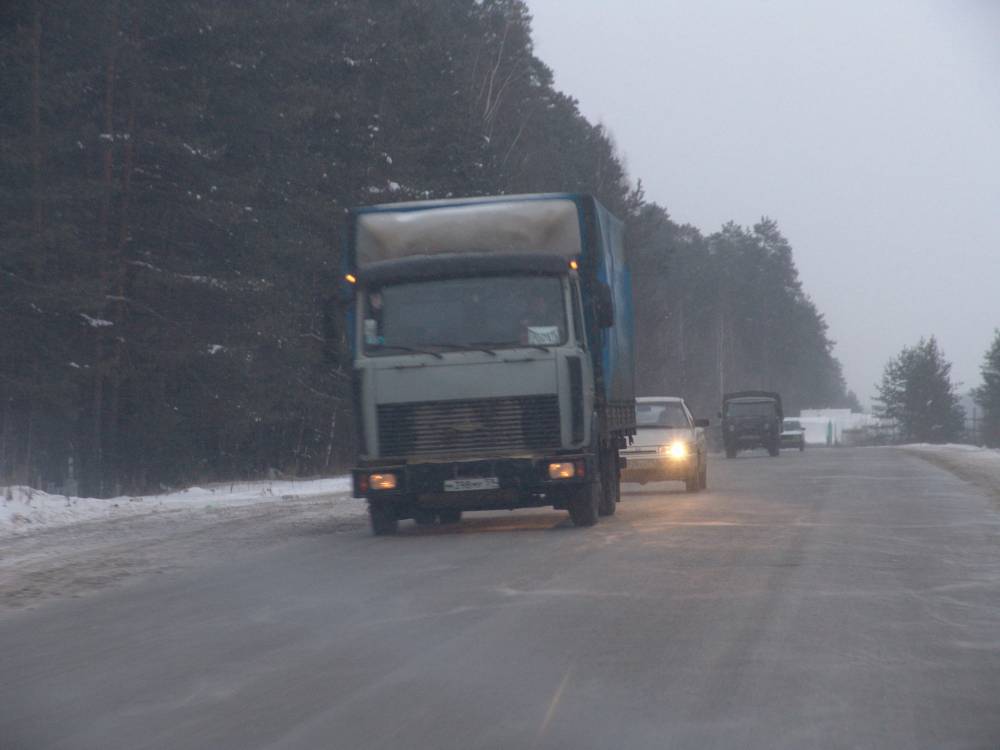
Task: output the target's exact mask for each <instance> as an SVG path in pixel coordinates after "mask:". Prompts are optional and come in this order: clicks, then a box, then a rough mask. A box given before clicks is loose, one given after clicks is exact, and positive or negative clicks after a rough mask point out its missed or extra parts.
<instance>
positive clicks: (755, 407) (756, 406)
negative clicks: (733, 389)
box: [726, 401, 774, 417]
mask: <svg viewBox="0 0 1000 750" xmlns="http://www.w3.org/2000/svg"><path fill="white" fill-rule="evenodd" d="M773 415H774V402H773V401H730V402H729V403H728V404H727V405H726V416H727V417H770V416H773Z"/></svg>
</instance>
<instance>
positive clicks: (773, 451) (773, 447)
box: [767, 443, 781, 456]
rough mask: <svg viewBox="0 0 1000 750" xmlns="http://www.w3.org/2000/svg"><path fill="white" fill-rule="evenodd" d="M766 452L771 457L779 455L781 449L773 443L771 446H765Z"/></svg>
mask: <svg viewBox="0 0 1000 750" xmlns="http://www.w3.org/2000/svg"><path fill="white" fill-rule="evenodd" d="M767 452H768V453H770V454H771V455H772V456H777V455H778V454H779V453H781V448H780V447H779V446H778V444H777V443H775V444H773V445H769V446H767Z"/></svg>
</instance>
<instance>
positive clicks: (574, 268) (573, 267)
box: [569, 260, 580, 271]
mask: <svg viewBox="0 0 1000 750" xmlns="http://www.w3.org/2000/svg"><path fill="white" fill-rule="evenodd" d="M569 267H570V268H572V269H573V270H574V271H575V270H576V269H578V268H579V267H580V264H579V263H577V262H576V261H575V260H571V261H570V262H569Z"/></svg>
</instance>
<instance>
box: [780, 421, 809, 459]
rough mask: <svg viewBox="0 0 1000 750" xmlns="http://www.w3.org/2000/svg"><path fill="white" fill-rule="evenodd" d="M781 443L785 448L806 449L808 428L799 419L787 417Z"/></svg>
mask: <svg viewBox="0 0 1000 750" xmlns="http://www.w3.org/2000/svg"><path fill="white" fill-rule="evenodd" d="M781 445H782V447H783V448H798V449H799V450H800V451H804V450H805V449H806V428H805V427H803V426H802V423H801V422H799V420H797V419H786V420H785V423H784V424H783V425H782V428H781Z"/></svg>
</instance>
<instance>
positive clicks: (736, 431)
mask: <svg viewBox="0 0 1000 750" xmlns="http://www.w3.org/2000/svg"><path fill="white" fill-rule="evenodd" d="M719 416H720V417H722V442H723V444H724V446H725V448H726V458H735V457H736V454H737V453H738V452H739V451H741V450H750V449H752V448H767V452H768V453H770V454H771V455H772V456H777V455H778V454H779V453H780V452H781V425H782V422H783V420H784V412H783V411H782V409H781V396H780V395H778V394H777V393H774V392H773V391H735V392H733V393H726V394H724V395H723V397H722V411H721V412H720V413H719Z"/></svg>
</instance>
